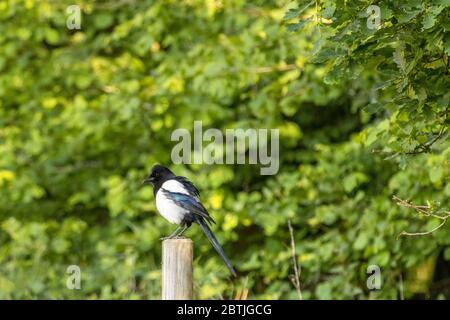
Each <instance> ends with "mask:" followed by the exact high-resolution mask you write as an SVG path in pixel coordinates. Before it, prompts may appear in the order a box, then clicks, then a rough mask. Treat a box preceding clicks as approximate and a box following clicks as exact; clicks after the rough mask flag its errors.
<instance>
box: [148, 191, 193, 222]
mask: <svg viewBox="0 0 450 320" xmlns="http://www.w3.org/2000/svg"><path fill="white" fill-rule="evenodd" d="M156 208H157V209H158V211H159V213H160V214H161V215H162V216H163V217H164V218H166V220H167V221H169V222H170V223H174V224H180V223H181V221H182V220H183V218H184V215H185V214H186V213H187V210H186V209H183V208H181V207H179V206H177V205H176V204H175V203H174V202H173V201H172V200H170V199H167V198H166V196H165V195H164V194H163V193H162V192H161V190H159V191H158V192H157V193H156Z"/></svg>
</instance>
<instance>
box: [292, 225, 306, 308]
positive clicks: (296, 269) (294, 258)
mask: <svg viewBox="0 0 450 320" xmlns="http://www.w3.org/2000/svg"><path fill="white" fill-rule="evenodd" d="M288 227H289V234H290V235H291V250H292V251H291V254H292V262H293V264H294V272H295V275H294V276H291V281H292V284H293V285H294V287H295V289H296V290H297V294H298V298H299V299H300V300H303V297H302V290H301V289H300V273H301V267H300V265H298V263H297V255H296V252H295V240H294V230H293V229H292V225H291V220H290V219H289V220H288Z"/></svg>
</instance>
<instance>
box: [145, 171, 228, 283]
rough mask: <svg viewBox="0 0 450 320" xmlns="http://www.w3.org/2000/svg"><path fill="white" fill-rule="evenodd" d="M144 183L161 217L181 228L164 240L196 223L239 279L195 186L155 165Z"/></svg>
mask: <svg viewBox="0 0 450 320" xmlns="http://www.w3.org/2000/svg"><path fill="white" fill-rule="evenodd" d="M143 183H144V184H152V185H153V195H154V198H155V201H156V208H157V209H158V211H159V213H160V214H161V215H162V216H163V217H164V218H165V219H166V220H167V221H169V222H170V223H172V224H178V228H177V229H176V230H175V231H174V232H173V233H172V234H171V235H170V236H168V237H164V238H161V239H162V240H164V239H172V238H177V237H181V236H182V235H183V233H184V232H185V231H186V230H187V229H188V228H189V227H190V226H191V224H192V223H197V224H198V225H199V226H200V228H201V229H202V230H203V232H204V233H205V234H206V236H207V237H208V239H209V241H210V242H211V244H212V245H213V247H214V249H216V251H217V253H219V255H220V257H221V258H222V259H223V261H224V262H225V264H226V266H227V267H228V269H229V270H230V272H231V274H232V275H233V276H234V277H236V271H235V270H234V268H233V266H232V265H231V263H230V261H229V260H228V259H227V257H226V256H225V253H224V252H223V250H222V247H221V246H220V244H219V242H218V241H217V239H216V237H215V236H214V234H213V232H212V231H211V229H210V227H209V225H212V224H213V223H216V222H215V221H214V220H213V218H212V217H211V216H210V215H209V213H208V211H207V210H206V209H205V207H204V206H203V205H202V203H201V202H200V192H199V191H198V189H197V188H196V187H195V186H194V185H193V184H192V182H190V181H189V180H188V179H187V178H186V177H181V176H176V175H175V174H174V173H173V172H172V171H170V170H169V169H168V168H166V167H164V166H162V165H159V164H156V165H154V166H153V167H152V169H151V172H150V174H149V175H148V177H147V178H145V180H144V182H143ZM180 229H181V231H180Z"/></svg>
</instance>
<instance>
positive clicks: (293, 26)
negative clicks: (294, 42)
mask: <svg viewBox="0 0 450 320" xmlns="http://www.w3.org/2000/svg"><path fill="white" fill-rule="evenodd" d="M311 20H312V18H308V19H306V20H302V21H300V22H298V23H289V24H287V25H286V30H287V31H288V32H295V31H298V30H300V29H302V28H303V27H304V26H305V25H306V24H307V23H308V22H310V21H311Z"/></svg>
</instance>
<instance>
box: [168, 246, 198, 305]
mask: <svg viewBox="0 0 450 320" xmlns="http://www.w3.org/2000/svg"><path fill="white" fill-rule="evenodd" d="M162 245H163V248H162V299H163V300H192V296H193V281H192V257H193V243H192V240H191V239H187V238H181V239H167V240H164V241H163V244H162Z"/></svg>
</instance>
